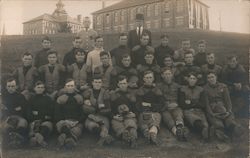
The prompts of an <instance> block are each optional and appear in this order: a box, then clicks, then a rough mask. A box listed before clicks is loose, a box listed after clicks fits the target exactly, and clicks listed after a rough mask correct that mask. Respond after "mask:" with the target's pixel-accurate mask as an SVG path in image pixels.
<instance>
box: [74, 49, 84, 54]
mask: <svg viewBox="0 0 250 158" xmlns="http://www.w3.org/2000/svg"><path fill="white" fill-rule="evenodd" d="M78 52H81V53H84V55H86V51H85V50H84V49H82V48H77V49H75V51H74V53H75V54H77V53H78Z"/></svg>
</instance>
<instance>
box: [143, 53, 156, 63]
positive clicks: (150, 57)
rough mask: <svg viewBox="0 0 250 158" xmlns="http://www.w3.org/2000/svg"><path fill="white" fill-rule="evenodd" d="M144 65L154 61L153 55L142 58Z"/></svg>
mask: <svg viewBox="0 0 250 158" xmlns="http://www.w3.org/2000/svg"><path fill="white" fill-rule="evenodd" d="M144 59H145V62H146V64H152V63H153V60H154V55H153V54H147V55H145V57H144Z"/></svg>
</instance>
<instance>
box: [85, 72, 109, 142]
mask: <svg viewBox="0 0 250 158" xmlns="http://www.w3.org/2000/svg"><path fill="white" fill-rule="evenodd" d="M92 86H93V88H90V89H88V90H86V91H84V93H83V97H84V104H83V112H84V114H85V115H86V116H87V119H86V121H85V128H86V129H87V130H89V131H90V132H94V133H96V134H98V135H99V136H100V138H99V141H98V142H97V144H98V145H100V146H102V145H104V144H110V143H111V142H112V141H113V137H112V136H111V135H110V134H109V118H110V117H111V114H110V113H111V109H110V103H109V93H108V91H107V90H105V89H103V88H102V78H101V76H98V75H96V76H94V77H93V79H92Z"/></svg>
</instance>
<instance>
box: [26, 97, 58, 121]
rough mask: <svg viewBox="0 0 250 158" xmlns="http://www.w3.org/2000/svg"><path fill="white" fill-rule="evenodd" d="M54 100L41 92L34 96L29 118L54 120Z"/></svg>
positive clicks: (33, 119) (30, 102) (30, 103)
mask: <svg viewBox="0 0 250 158" xmlns="http://www.w3.org/2000/svg"><path fill="white" fill-rule="evenodd" d="M54 104H55V103H54V102H53V101H52V99H51V98H50V97H49V96H46V95H44V94H39V95H35V96H33V97H32V98H31V99H30V101H29V106H28V116H29V118H28V120H29V121H30V122H33V121H35V120H41V121H52V120H53V114H54Z"/></svg>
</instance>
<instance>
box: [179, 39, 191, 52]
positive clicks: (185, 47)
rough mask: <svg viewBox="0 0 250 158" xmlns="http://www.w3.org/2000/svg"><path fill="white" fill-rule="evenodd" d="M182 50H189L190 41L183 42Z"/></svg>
mask: <svg viewBox="0 0 250 158" xmlns="http://www.w3.org/2000/svg"><path fill="white" fill-rule="evenodd" d="M181 46H182V48H183V49H184V50H188V49H189V48H190V47H191V44H190V41H182V45H181Z"/></svg>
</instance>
